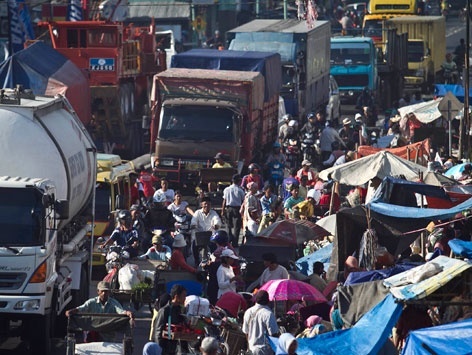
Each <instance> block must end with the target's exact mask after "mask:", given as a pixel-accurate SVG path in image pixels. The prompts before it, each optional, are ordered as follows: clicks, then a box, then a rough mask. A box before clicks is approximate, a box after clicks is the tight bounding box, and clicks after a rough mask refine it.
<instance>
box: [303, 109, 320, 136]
mask: <svg viewBox="0 0 472 355" xmlns="http://www.w3.org/2000/svg"><path fill="white" fill-rule="evenodd" d="M306 119H307V122H306V123H305V124H304V125H303V127H302V128H301V129H300V136H301V137H303V135H304V134H305V133H313V134H315V133H317V131H318V127H317V126H316V115H315V113H314V112H310V113H309V114H308V115H306Z"/></svg>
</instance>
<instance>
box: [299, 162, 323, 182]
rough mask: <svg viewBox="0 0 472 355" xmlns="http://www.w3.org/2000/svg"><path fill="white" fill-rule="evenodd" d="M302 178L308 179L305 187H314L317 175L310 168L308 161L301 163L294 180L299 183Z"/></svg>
mask: <svg viewBox="0 0 472 355" xmlns="http://www.w3.org/2000/svg"><path fill="white" fill-rule="evenodd" d="M302 176H306V177H307V178H308V180H307V186H315V183H316V177H317V176H318V174H317V173H316V171H315V170H314V169H312V168H311V162H310V161H308V160H304V161H302V167H301V169H300V170H298V171H297V175H296V178H297V180H298V181H299V182H300V181H301V178H302Z"/></svg>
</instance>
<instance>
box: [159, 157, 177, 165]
mask: <svg viewBox="0 0 472 355" xmlns="http://www.w3.org/2000/svg"><path fill="white" fill-rule="evenodd" d="M160 164H161V165H162V166H173V165H174V161H173V160H172V159H162V160H161V161H160Z"/></svg>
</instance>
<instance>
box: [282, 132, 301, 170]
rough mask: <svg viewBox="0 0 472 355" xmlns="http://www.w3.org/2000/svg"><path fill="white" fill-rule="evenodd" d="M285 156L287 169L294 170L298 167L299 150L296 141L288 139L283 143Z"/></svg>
mask: <svg viewBox="0 0 472 355" xmlns="http://www.w3.org/2000/svg"><path fill="white" fill-rule="evenodd" d="M284 147H285V155H286V156H287V165H288V168H289V169H294V168H296V167H298V165H299V160H300V159H299V157H300V148H299V147H298V140H297V139H292V138H289V139H287V140H286V141H285V142H284Z"/></svg>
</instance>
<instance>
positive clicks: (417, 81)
mask: <svg viewBox="0 0 472 355" xmlns="http://www.w3.org/2000/svg"><path fill="white" fill-rule="evenodd" d="M404 79H405V85H406V86H421V85H423V84H424V83H425V80H424V78H423V77H422V76H405V77H404Z"/></svg>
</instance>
